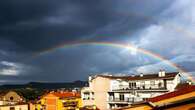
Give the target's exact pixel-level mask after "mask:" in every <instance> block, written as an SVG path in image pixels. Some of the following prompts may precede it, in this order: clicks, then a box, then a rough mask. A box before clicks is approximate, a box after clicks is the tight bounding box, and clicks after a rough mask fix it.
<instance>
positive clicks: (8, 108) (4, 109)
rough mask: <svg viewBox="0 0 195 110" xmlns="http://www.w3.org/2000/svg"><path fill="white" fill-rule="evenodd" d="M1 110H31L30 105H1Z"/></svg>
mask: <svg viewBox="0 0 195 110" xmlns="http://www.w3.org/2000/svg"><path fill="white" fill-rule="evenodd" d="M0 110H29V106H28V104H15V105H0Z"/></svg>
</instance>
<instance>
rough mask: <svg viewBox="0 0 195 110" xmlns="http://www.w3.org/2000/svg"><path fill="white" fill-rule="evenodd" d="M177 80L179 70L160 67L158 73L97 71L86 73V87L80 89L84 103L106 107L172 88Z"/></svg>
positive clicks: (122, 104)
mask: <svg viewBox="0 0 195 110" xmlns="http://www.w3.org/2000/svg"><path fill="white" fill-rule="evenodd" d="M179 83H180V73H179V72H173V73H166V72H165V71H160V72H159V73H157V74H140V75H132V76H113V75H96V76H90V77H89V87H88V88H86V87H85V88H83V89H82V90H81V96H82V101H83V105H84V106H87V105H88V106H89V105H96V106H97V107H98V108H100V109H101V110H108V109H114V108H118V107H124V106H128V105H131V104H133V103H136V102H140V101H144V100H146V99H148V98H151V97H155V96H158V95H161V94H164V93H166V92H171V91H174V90H175V88H176V86H177V85H178V84H179ZM86 99H88V100H86ZM87 101H88V103H86V102H87Z"/></svg>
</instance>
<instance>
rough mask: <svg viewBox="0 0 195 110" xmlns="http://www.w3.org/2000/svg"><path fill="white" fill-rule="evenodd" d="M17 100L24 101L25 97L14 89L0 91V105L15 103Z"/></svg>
mask: <svg viewBox="0 0 195 110" xmlns="http://www.w3.org/2000/svg"><path fill="white" fill-rule="evenodd" d="M18 102H25V99H24V98H23V97H22V96H21V95H19V94H18V93H17V92H15V91H1V92H0V105H10V104H16V103H18Z"/></svg>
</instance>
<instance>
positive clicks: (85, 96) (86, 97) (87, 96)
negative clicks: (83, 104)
mask: <svg viewBox="0 0 195 110" xmlns="http://www.w3.org/2000/svg"><path fill="white" fill-rule="evenodd" d="M89 99H90V93H89V92H85V93H84V98H83V100H89Z"/></svg>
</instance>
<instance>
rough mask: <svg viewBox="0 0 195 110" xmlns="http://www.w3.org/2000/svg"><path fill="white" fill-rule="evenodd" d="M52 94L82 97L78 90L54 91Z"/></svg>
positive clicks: (65, 96)
mask: <svg viewBox="0 0 195 110" xmlns="http://www.w3.org/2000/svg"><path fill="white" fill-rule="evenodd" d="M51 94H52V95H55V96H57V97H59V98H71V97H72V98H73V97H75V98H76V97H81V95H80V93H78V92H66V91H64V92H53V93H51Z"/></svg>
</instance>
